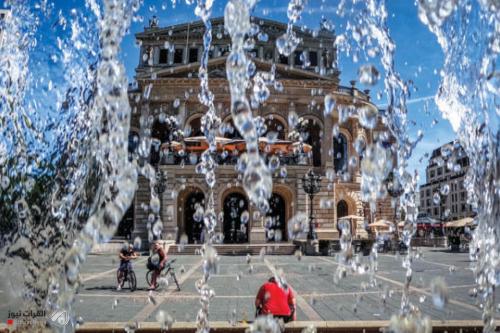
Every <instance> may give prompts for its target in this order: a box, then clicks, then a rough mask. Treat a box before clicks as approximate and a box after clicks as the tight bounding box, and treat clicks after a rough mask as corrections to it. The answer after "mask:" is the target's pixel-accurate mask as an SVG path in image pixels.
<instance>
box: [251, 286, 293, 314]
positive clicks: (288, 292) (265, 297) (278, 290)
mask: <svg viewBox="0 0 500 333" xmlns="http://www.w3.org/2000/svg"><path fill="white" fill-rule="evenodd" d="M255 307H256V309H257V315H258V316H261V315H264V316H265V315H272V316H273V317H275V318H278V319H283V321H284V322H285V323H287V322H289V321H292V320H296V313H295V307H296V305H295V294H294V292H293V289H292V287H291V286H289V285H287V284H286V282H285V281H284V280H281V281H279V282H278V281H277V280H276V278H275V277H271V278H270V279H269V280H268V281H267V282H266V283H264V284H263V285H262V287H260V289H259V292H258V293H257V297H256V298H255Z"/></svg>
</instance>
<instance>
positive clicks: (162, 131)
mask: <svg viewBox="0 0 500 333" xmlns="http://www.w3.org/2000/svg"><path fill="white" fill-rule="evenodd" d="M151 137H152V138H154V139H158V140H160V142H161V143H164V142H169V141H171V140H172V138H171V128H170V126H169V125H168V124H167V123H166V122H165V121H164V122H161V121H159V120H156V121H155V122H154V123H153V127H152V129H151Z"/></svg>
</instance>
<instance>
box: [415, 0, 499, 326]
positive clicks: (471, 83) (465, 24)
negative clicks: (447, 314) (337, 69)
mask: <svg viewBox="0 0 500 333" xmlns="http://www.w3.org/2000/svg"><path fill="white" fill-rule="evenodd" d="M418 6H419V17H420V19H421V21H422V22H423V23H424V24H426V25H427V26H428V27H429V29H430V31H431V32H432V33H434V34H435V35H436V37H437V40H438V42H439V44H440V46H441V48H442V49H443V52H444V55H445V59H444V66H443V70H442V81H441V85H440V87H439V90H438V94H437V96H436V104H437V105H438V107H439V110H440V111H441V113H442V114H443V117H444V118H446V119H448V120H449V121H450V123H451V125H452V127H453V129H454V130H455V132H456V133H457V136H458V138H459V140H460V143H461V144H462V145H463V147H464V149H465V151H466V153H467V156H468V158H469V161H470V167H469V169H468V172H467V179H466V182H465V183H466V184H465V186H466V189H467V193H468V203H469V204H471V205H472V206H473V208H474V209H475V210H476V211H477V216H476V217H475V221H476V222H477V223H478V226H477V228H476V229H475V231H474V233H473V240H472V243H471V245H470V256H471V259H472V260H473V261H474V262H475V265H474V275H475V280H476V283H477V284H478V285H479V288H478V290H479V295H478V296H479V301H480V304H481V306H482V308H483V322H484V332H493V331H494V330H495V321H494V313H495V307H494V303H495V300H494V291H495V287H496V286H498V284H499V278H498V276H499V271H498V262H499V261H500V257H499V253H500V247H499V246H500V245H499V234H500V226H499V224H498V216H499V209H500V208H499V207H500V202H499V201H500V199H499V198H500V195H499V182H498V178H499V170H500V167H499V161H500V159H499V148H498V147H499V138H500V132H499V126H498V125H499V121H498V120H499V117H498V116H499V111H498V110H500V104H499V100H500V99H499V96H500V86H499V84H498V69H497V66H498V55H499V53H500V5H499V4H498V2H496V1H486V0H485V1H441V2H438V3H436V4H432V3H429V2H428V1H419V2H418ZM471 40H474V47H464V45H469V43H470V41H471ZM466 43H467V44H466Z"/></svg>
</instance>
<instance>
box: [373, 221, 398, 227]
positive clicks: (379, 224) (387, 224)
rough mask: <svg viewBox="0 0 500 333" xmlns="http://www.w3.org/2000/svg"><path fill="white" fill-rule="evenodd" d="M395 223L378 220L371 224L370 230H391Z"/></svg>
mask: <svg viewBox="0 0 500 333" xmlns="http://www.w3.org/2000/svg"><path fill="white" fill-rule="evenodd" d="M391 225H393V223H392V222H391V221H388V220H377V221H375V222H373V223H370V224H369V225H368V226H369V227H370V228H390V227H391Z"/></svg>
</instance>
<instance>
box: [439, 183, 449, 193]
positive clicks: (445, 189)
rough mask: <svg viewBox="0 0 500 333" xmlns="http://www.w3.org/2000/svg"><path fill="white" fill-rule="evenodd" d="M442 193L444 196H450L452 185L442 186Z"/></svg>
mask: <svg viewBox="0 0 500 333" xmlns="http://www.w3.org/2000/svg"><path fill="white" fill-rule="evenodd" d="M440 192H441V194H442V195H448V193H450V185H448V184H444V185H443V186H441V190H440Z"/></svg>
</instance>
